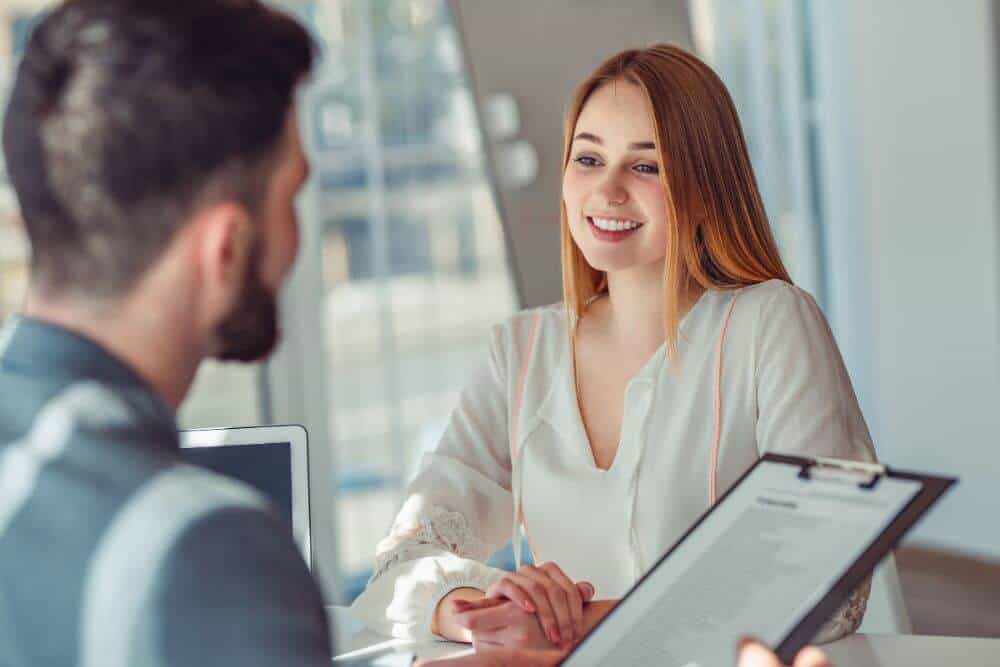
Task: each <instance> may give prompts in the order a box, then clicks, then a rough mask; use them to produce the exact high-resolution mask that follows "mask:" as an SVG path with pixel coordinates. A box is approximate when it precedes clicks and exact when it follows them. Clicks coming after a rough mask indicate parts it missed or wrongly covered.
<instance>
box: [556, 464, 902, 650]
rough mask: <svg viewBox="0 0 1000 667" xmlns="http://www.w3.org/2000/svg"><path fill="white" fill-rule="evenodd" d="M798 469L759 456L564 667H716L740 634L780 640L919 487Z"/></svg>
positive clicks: (772, 641) (885, 479)
mask: <svg viewBox="0 0 1000 667" xmlns="http://www.w3.org/2000/svg"><path fill="white" fill-rule="evenodd" d="M801 470H802V467H801V466H800V465H796V464H789V463H781V462H774V461H767V460H765V461H761V462H760V463H759V464H758V465H757V466H756V467H755V468H754V469H753V471H751V473H750V474H749V475H748V476H747V477H745V478H744V479H743V481H742V482H741V483H740V484H738V485H737V486H736V487H735V488H734V489H733V490H732V491H731V492H730V493H729V494H728V495H727V496H726V497H725V498H724V499H723V501H722V502H720V503H719V505H718V506H716V507H715V508H714V509H713V511H712V512H711V513H710V514H709V515H708V516H707V517H705V519H704V520H703V521H702V523H701V524H700V525H699V526H697V528H696V529H695V530H694V531H693V532H691V533H690V534H689V535H687V536H686V537H685V538H684V539H683V540H682V541H681V543H680V544H679V545H677V547H676V548H675V549H674V550H673V551H672V552H671V553H670V554H669V556H668V557H667V558H666V559H665V560H663V561H661V562H660V563H659V564H658V565H657V566H656V567H655V569H654V570H653V571H652V572H651V573H650V574H649V575H648V577H647V578H646V579H645V580H644V581H643V582H642V583H641V585H639V586H638V587H637V588H635V589H634V590H633V591H632V592H631V593H630V594H629V595H628V596H627V598H625V599H624V600H623V602H622V603H621V604H620V605H619V606H618V607H617V608H616V609H615V611H614V613H612V614H611V615H610V616H609V617H608V618H607V619H605V621H604V622H603V623H602V624H601V625H600V626H599V627H598V628H597V629H596V630H595V631H594V632H593V633H591V635H590V636H589V637H587V639H586V641H585V643H584V644H585V645H581V647H580V648H579V649H578V650H577V651H575V652H574V653H573V654H571V655H570V656H569V658H568V659H567V660H566V661H565V662H564V663H563V664H564V666H565V667H588V666H590V665H595V666H596V665H611V664H613V665H616V666H618V667H629V666H630V665H663V666H664V667H671V666H674V667H682V666H684V667H686V666H688V665H698V666H699V667H715V666H716V665H718V666H719V667H722V666H723V665H726V666H731V665H733V664H734V662H735V646H736V642H737V640H738V639H739V637H742V636H744V635H750V636H754V637H757V638H759V639H761V640H763V641H764V642H765V643H767V644H769V645H776V644H777V643H778V642H779V641H781V639H782V638H783V637H785V636H787V635H788V633H789V632H790V631H791V630H792V629H793V628H795V627H796V626H797V625H798V623H799V622H800V621H801V620H802V619H803V618H804V617H805V615H806V614H808V613H809V611H810V610H812V609H813V608H814V607H815V606H816V604H817V603H819V601H820V600H821V599H822V598H823V596H824V595H826V593H827V592H828V591H829V590H830V589H831V588H832V587H833V585H834V584H835V583H836V582H837V581H838V580H839V579H840V577H841V576H842V575H843V574H844V573H845V572H846V571H847V569H848V568H849V567H851V566H852V565H853V563H854V562H855V561H856V560H857V559H858V558H859V557H860V556H861V555H862V554H863V553H864V552H865V550H866V549H867V548H868V547H869V546H870V545H871V544H872V542H874V541H875V539H876V538H877V537H878V536H879V535H880V534H881V533H882V531H884V530H885V529H886V528H887V527H888V526H889V524H890V523H892V521H893V519H894V518H895V517H896V516H897V515H899V513H900V512H901V511H902V510H903V508H904V507H905V506H906V505H907V504H908V503H909V502H910V501H911V500H912V499H913V498H914V497H915V496H916V495H917V494H918V493H920V491H921V489H922V485H921V483H920V482H919V481H916V480H911V479H895V478H892V477H881V478H880V479H879V480H878V483H877V484H875V485H873V486H872V487H871V488H862V487H861V486H860V485H859V484H857V483H845V482H844V481H838V480H833V479H820V478H817V479H804V478H802V477H801V476H800V471H801Z"/></svg>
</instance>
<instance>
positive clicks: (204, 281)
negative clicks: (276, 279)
mask: <svg viewBox="0 0 1000 667" xmlns="http://www.w3.org/2000/svg"><path fill="white" fill-rule="evenodd" d="M195 224H196V226H197V227H198V237H199V243H198V250H197V263H198V270H199V273H200V276H201V280H200V283H201V289H202V290H203V295H202V296H203V297H204V298H205V299H206V300H207V302H208V304H207V305H209V306H210V309H211V310H213V311H222V312H225V311H228V309H229V308H230V306H231V304H232V303H233V301H234V300H235V299H236V298H237V296H238V295H239V293H240V290H241V289H242V286H243V282H244V280H245V276H246V272H247V271H248V270H250V269H251V267H250V266H249V263H250V261H252V257H251V255H252V250H253V245H254V228H253V224H252V220H251V218H250V214H249V212H248V211H247V209H246V207H244V206H242V205H241V204H238V203H236V202H223V203H219V204H215V205H213V206H209V207H207V208H205V209H203V210H202V211H200V212H199V213H198V214H197V220H196V223H195Z"/></svg>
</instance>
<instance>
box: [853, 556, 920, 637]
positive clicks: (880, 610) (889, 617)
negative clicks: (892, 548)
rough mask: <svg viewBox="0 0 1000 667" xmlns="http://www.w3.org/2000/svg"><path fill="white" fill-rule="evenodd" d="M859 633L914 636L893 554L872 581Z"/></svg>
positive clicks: (884, 561)
mask: <svg viewBox="0 0 1000 667" xmlns="http://www.w3.org/2000/svg"><path fill="white" fill-rule="evenodd" d="M858 632H864V633H867V634H895V635H912V634H913V624H912V623H911V622H910V613H909V611H907V609H906V600H904V599H903V587H902V585H901V584H900V581H899V571H898V570H897V569H896V559H895V558H894V557H893V555H892V553H890V554H889V555H888V556H886V557H885V560H883V561H882V562H881V563H880V564H879V566H878V567H877V568H875V575H874V577H873V578H872V592H871V595H870V596H869V598H868V610H867V611H866V612H865V619H864V621H862V622H861V627H860V628H859V629H858Z"/></svg>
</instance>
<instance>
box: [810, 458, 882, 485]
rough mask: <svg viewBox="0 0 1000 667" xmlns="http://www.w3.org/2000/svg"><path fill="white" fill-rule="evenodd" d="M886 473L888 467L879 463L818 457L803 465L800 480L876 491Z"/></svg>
mask: <svg viewBox="0 0 1000 667" xmlns="http://www.w3.org/2000/svg"><path fill="white" fill-rule="evenodd" d="M886 472H887V470H886V467H885V466H884V465H881V464H878V463H865V462H863V461H845V460H843V459H831V458H826V457H822V456H817V457H815V458H812V459H810V460H808V461H807V462H805V463H803V464H802V468H800V469H799V479H803V480H817V481H828V482H835V483H841V484H857V485H858V487H859V488H862V489H874V488H875V486H876V485H877V484H878V482H879V480H880V479H882V477H883V476H885V474H886Z"/></svg>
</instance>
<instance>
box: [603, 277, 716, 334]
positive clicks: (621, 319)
mask: <svg viewBox="0 0 1000 667" xmlns="http://www.w3.org/2000/svg"><path fill="white" fill-rule="evenodd" d="M703 291H704V290H703V288H701V287H700V286H695V287H694V288H693V289H690V290H688V293H687V294H685V295H684V296H683V298H682V302H681V303H680V304H679V308H678V314H679V316H680V317H683V316H684V315H685V314H686V313H687V311H688V310H690V309H691V307H692V306H693V305H694V303H695V302H696V301H697V300H698V297H699V296H701V293H702V292H703ZM595 305H596V304H595ZM602 306H603V307H602V308H601V309H600V310H601V311H602V312H601V315H603V317H601V319H603V320H604V325H605V327H606V330H607V333H608V334H609V335H611V336H612V337H613V338H614V340H616V341H618V342H620V343H621V344H623V345H628V346H629V347H630V348H632V349H641V350H645V351H648V352H650V353H651V352H652V351H655V350H656V349H658V348H659V347H660V346H661V345H662V344H663V341H664V331H663V318H664V307H665V303H664V291H663V264H662V263H655V264H649V265H647V266H642V267H635V268H633V269H629V270H628V271H616V272H611V273H609V274H608V298H607V301H606V303H605V304H602Z"/></svg>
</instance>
